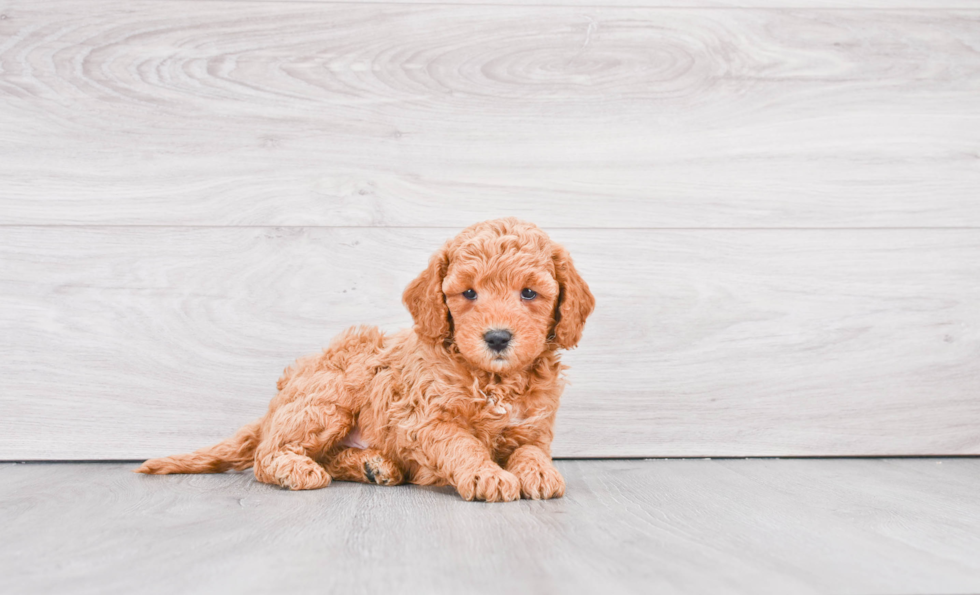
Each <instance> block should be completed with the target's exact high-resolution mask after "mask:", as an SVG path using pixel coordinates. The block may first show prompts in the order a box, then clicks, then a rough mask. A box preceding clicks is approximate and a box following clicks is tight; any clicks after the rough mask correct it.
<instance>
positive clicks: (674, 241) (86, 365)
mask: <svg viewBox="0 0 980 595" xmlns="http://www.w3.org/2000/svg"><path fill="white" fill-rule="evenodd" d="M448 235H451V234H450V233H449V232H447V230H442V229H412V230H408V229H402V230H381V229H370V230H359V229H324V228H312V229H305V228H289V229H282V228H237V229H235V228H198V229H193V228H166V227H158V228H123V229H119V228H89V229H85V228H49V227H44V228H5V229H2V230H0V263H2V268H0V377H2V378H3V379H4V387H3V391H2V392H0V458H3V459H20V458H23V459H38V458H53V459H93V458H110V459H119V458H138V457H146V456H151V455H161V454H165V453H170V452H177V451H183V450H188V449H193V448H196V447H199V446H203V445H205V444H208V443H211V442H213V441H216V440H218V439H220V438H222V437H223V436H225V435H227V434H229V433H230V432H232V431H233V430H234V429H235V428H236V427H237V426H238V425H240V424H243V423H245V422H247V421H250V420H251V419H253V418H256V417H258V416H259V415H261V414H262V412H263V411H264V409H265V407H266V405H267V403H268V401H269V399H270V398H271V397H272V396H273V394H274V386H275V381H276V379H277V378H278V375H279V373H280V372H281V370H282V369H283V368H284V367H285V366H286V365H287V364H288V363H289V362H290V361H291V360H292V359H294V358H295V357H297V356H300V355H304V354H306V353H310V352H313V351H315V350H317V349H319V348H320V347H321V346H323V345H325V344H326V343H327V342H328V341H329V339H330V338H331V337H332V336H333V335H334V334H336V333H337V332H339V331H340V330H342V329H343V328H345V327H347V326H349V325H353V324H359V323H375V324H379V325H382V326H384V327H385V328H389V329H394V328H398V327H401V326H404V325H406V324H408V323H409V318H408V315H407V313H406V312H405V311H404V309H403V308H402V306H401V304H400V295H401V290H402V288H403V287H404V286H405V285H406V284H407V283H408V281H409V280H410V279H411V278H412V277H413V276H414V274H415V273H416V272H418V271H421V269H422V268H423V267H424V264H425V262H426V259H427V257H428V255H429V254H430V253H431V252H432V251H433V250H434V249H435V247H437V246H438V245H439V244H440V243H441V242H442V240H443V239H445V238H446V237H447V236H448ZM553 236H554V237H555V238H556V239H558V240H560V241H562V242H563V243H565V244H566V245H567V246H568V247H569V249H570V250H571V251H572V254H573V255H574V257H575V258H576V261H577V263H578V265H579V268H580V270H581V271H582V272H583V274H584V276H585V277H586V279H588V281H589V282H590V283H591V285H592V288H593V290H594V292H595V294H596V296H597V298H598V309H597V311H596V314H595V315H594V317H593V318H592V319H591V320H590V322H589V325H588V327H587V330H586V333H585V337H584V339H583V344H582V346H581V348H580V349H578V350H575V351H574V352H571V353H569V354H568V356H567V362H568V363H570V364H571V366H572V369H571V373H570V376H571V379H572V382H573V385H572V386H571V387H570V388H569V390H568V391H567V394H566V396H565V399H564V401H563V405H562V409H561V415H560V419H559V426H558V437H557V440H556V445H555V452H556V455H558V456H565V457H567V456H586V457H600V456H751V455H762V456H772V455H873V454H931V453H947V454H980V435H978V433H977V431H976V423H975V422H976V419H977V418H978V415H980V399H978V398H977V395H978V394H980V373H978V366H977V362H978V361H980V308H978V307H977V304H978V303H980V230H873V231H869V230H767V231H759V230H729V231H717V230H715V231H703V230H678V231H670V232H657V233H651V232H649V231H646V230H634V231H622V230H556V231H554V233H553Z"/></svg>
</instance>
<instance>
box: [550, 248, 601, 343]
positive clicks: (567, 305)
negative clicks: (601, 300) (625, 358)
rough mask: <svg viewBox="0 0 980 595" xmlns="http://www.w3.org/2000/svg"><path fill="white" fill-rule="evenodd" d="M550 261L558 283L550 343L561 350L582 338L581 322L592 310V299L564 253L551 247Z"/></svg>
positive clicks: (582, 322)
mask: <svg viewBox="0 0 980 595" xmlns="http://www.w3.org/2000/svg"><path fill="white" fill-rule="evenodd" d="M552 258H553V259H554V262H555V277H556V278H557V280H558V303H557V304H556V305H555V327H554V330H553V331H552V335H553V336H554V339H553V340H554V342H555V343H556V344H557V345H558V346H559V347H562V348H564V349H573V348H574V347H575V346H576V345H578V341H579V339H581V338H582V329H583V328H584V327H585V319H586V318H588V317H589V314H592V310H593V309H594V308H595V298H594V297H593V296H592V292H591V291H589V285H588V284H587V283H586V282H585V279H583V278H582V276H581V275H579V274H578V271H577V270H575V265H574V264H572V257H571V256H569V255H568V250H565V248H563V247H562V246H559V245H558V244H555V246H554V252H553V254H552Z"/></svg>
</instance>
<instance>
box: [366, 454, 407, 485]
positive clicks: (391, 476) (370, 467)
mask: <svg viewBox="0 0 980 595" xmlns="http://www.w3.org/2000/svg"><path fill="white" fill-rule="evenodd" d="M364 478H365V479H367V481H368V483H374V484H377V485H382V486H387V485H397V484H400V483H401V482H402V472H401V470H400V469H399V468H398V467H397V466H396V465H395V464H394V463H392V462H391V461H389V460H388V459H386V458H384V457H382V456H376V457H371V458H370V459H368V460H366V461H364Z"/></svg>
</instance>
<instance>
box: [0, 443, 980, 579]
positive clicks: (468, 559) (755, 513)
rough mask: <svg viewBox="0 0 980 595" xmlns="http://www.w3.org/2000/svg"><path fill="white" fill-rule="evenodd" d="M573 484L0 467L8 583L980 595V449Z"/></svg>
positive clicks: (615, 466) (578, 474) (662, 472)
mask: <svg viewBox="0 0 980 595" xmlns="http://www.w3.org/2000/svg"><path fill="white" fill-rule="evenodd" d="M558 465H559V469H560V470H561V471H562V473H563V474H564V475H565V478H566V481H567V482H568V493H567V495H566V497H565V498H562V499H560V500H551V501H546V502H530V501H526V500H524V501H520V502H514V503H508V504H489V505H488V504H483V503H471V502H464V501H462V500H460V499H459V498H458V497H457V496H455V495H454V494H452V493H451V491H449V490H446V489H432V488H428V489H427V488H419V487H415V486H399V487H391V488H382V487H378V486H366V485H361V484H349V483H342V482H337V483H335V484H333V485H331V486H330V487H328V488H326V489H323V490H318V491H313V492H286V491H283V490H280V489H278V488H273V487H271V486H267V485H263V484H258V483H256V482H255V481H254V479H253V478H252V477H251V474H250V473H249V474H230V475H218V476H214V475H211V476H168V477H146V476H138V475H135V474H133V473H130V470H131V469H132V467H133V465H118V464H115V465H112V464H100V465H92V464H88V465H78V464H75V465H71V464H55V465H0V503H2V504H0V523H2V525H3V527H4V537H5V538H4V539H3V540H0V589H2V590H3V591H4V592H6V593H18V594H23V595H34V594H40V593H59V594H62V593H78V594H84V593H93V594H94V593H98V594H100V595H101V594H104V593H167V594H170V593H270V592H301V593H308V592H326V593H350V594H352V595H356V594H359V593H391V592H398V593H501V592H505V593H515V594H524V593H534V594H538V593H596V592H606V593H628V594H631V593H637V594H639V593H663V594H683V593H697V594H702V593H731V594H742V593H745V594H749V593H751V594H753V595H756V594H769V593H772V594H780V595H782V594H785V593H794V594H801V595H808V594H817V593H819V594H825V593H889V594H894V595H901V594H920V593H976V592H978V591H980V558H978V557H977V556H976V552H977V551H978V550H980V503H978V501H977V498H976V494H977V491H978V489H980V460H977V459H958V460H957V459H942V460H932V459H913V460H908V459H906V460H861V459H851V460H781V461H774V460H725V461H717V460H716V461H703V460H669V461H575V462H571V461H561V462H559V463H558Z"/></svg>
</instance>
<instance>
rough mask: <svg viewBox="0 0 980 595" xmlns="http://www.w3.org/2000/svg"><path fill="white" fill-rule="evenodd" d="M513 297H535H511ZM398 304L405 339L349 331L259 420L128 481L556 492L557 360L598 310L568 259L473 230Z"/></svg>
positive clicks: (514, 226)
mask: <svg viewBox="0 0 980 595" xmlns="http://www.w3.org/2000/svg"><path fill="white" fill-rule="evenodd" d="M524 288H530V289H533V290H534V291H536V292H537V296H536V297H535V298H534V299H532V300H527V299H522V298H521V291H522V289H524ZM467 289H473V290H475V291H476V292H477V297H476V299H474V300H469V299H466V297H464V296H463V295H462V294H463V292H464V291H466V290H467ZM403 301H404V303H405V305H406V306H407V307H408V309H409V311H410V312H411V314H412V318H413V319H414V321H415V326H414V328H413V329H409V330H404V331H400V332H397V333H394V334H391V335H386V334H384V333H382V332H381V331H380V330H378V329H377V328H375V327H356V328H352V329H349V330H347V331H346V332H344V333H342V334H341V335H340V336H338V337H337V338H336V339H334V340H333V342H332V343H331V344H330V346H329V347H328V348H327V349H325V350H324V351H323V352H322V353H320V354H318V355H313V356H309V357H305V358H301V359H299V360H297V361H296V362H295V363H294V364H293V365H291V366H290V367H288V368H287V369H286V371H285V372H284V373H283V376H282V378H280V379H279V382H278V388H279V393H278V395H276V397H275V398H273V399H272V402H271V404H270V405H269V410H268V412H267V413H266V414H265V416H264V417H262V418H261V419H260V420H258V421H257V422H255V423H252V424H249V425H246V426H245V427H243V428H242V429H240V430H239V431H238V432H237V433H236V434H235V435H234V436H232V437H231V438H228V439H227V440H225V441H223V442H221V443H219V444H217V445H215V446H211V447H209V448H204V449H201V450H198V451H196V452H193V453H190V454H184V455H176V456H171V457H164V458H161V459H151V460H149V461H146V462H145V463H144V464H143V465H142V466H141V467H140V468H139V469H137V471H138V472H140V473H154V474H167V473H217V472H222V471H226V470H228V469H245V468H248V467H254V468H255V477H256V478H257V479H258V480H259V481H262V482H265V483H270V484H278V485H280V486H283V487H286V488H289V489H294V490H303V489H315V488H322V487H324V486H327V485H329V484H330V481H331V479H332V478H334V479H341V480H350V481H363V482H370V483H377V484H383V485H394V484H398V483H402V482H405V481H408V482H411V483H416V484H423V485H447V484H448V485H452V486H453V487H455V488H456V490H457V491H458V492H459V494H460V495H461V496H462V497H463V498H465V499H467V500H474V499H476V500H487V501H507V500H516V499H518V498H519V497H521V496H522V495H523V496H524V497H525V498H554V497H560V496H562V495H563V494H564V491H565V483H564V480H563V479H562V477H561V475H560V474H559V473H558V471H557V470H556V469H555V467H554V466H553V465H552V463H551V440H552V436H553V424H554V420H555V413H556V412H557V410H558V401H559V397H560V396H561V392H562V389H563V387H564V381H563V369H564V366H562V364H561V363H560V360H559V354H558V350H559V349H562V348H563V349H572V348H573V347H575V346H576V344H577V343H578V342H579V339H580V338H581V336H582V328H583V326H584V324H585V319H586V318H587V317H588V316H589V314H591V312H592V309H593V307H594V305H595V300H594V298H593V297H592V294H591V293H590V291H589V287H588V285H587V284H586V283H585V281H584V280H583V279H582V278H581V276H579V274H578V272H577V271H576V270H575V267H574V265H573V264H572V259H571V258H570V257H569V255H568V252H567V251H566V250H565V249H564V248H563V247H561V246H559V245H558V244H556V243H554V242H552V241H551V240H550V239H549V238H548V236H547V235H546V234H545V233H544V232H543V231H541V230H540V229H539V228H537V227H536V226H534V225H533V224H531V223H526V222H522V221H519V220H517V219H513V218H507V219H498V220H494V221H486V222H483V223H478V224H476V225H473V226H471V227H469V228H467V229H465V230H463V231H462V232H461V233H460V234H459V235H457V236H456V237H455V238H453V239H451V240H449V241H448V242H446V244H445V245H444V246H443V247H442V248H441V249H440V250H439V251H438V252H436V254H435V255H434V256H433V257H432V259H431V260H430V261H429V265H428V267H427V268H426V269H425V271H423V272H422V274H421V275H419V276H418V278H416V279H415V280H414V281H412V282H411V283H410V284H409V286H408V287H407V288H406V289H405V293H404V295H403ZM489 329H507V330H509V331H510V332H511V333H512V334H513V339H512V340H511V343H510V344H509V345H508V347H507V349H506V350H504V351H503V352H501V353H499V354H498V353H496V352H494V351H492V350H491V349H489V348H488V346H487V344H486V342H485V341H484V339H483V336H484V333H485V332H486V331H487V330H489Z"/></svg>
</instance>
